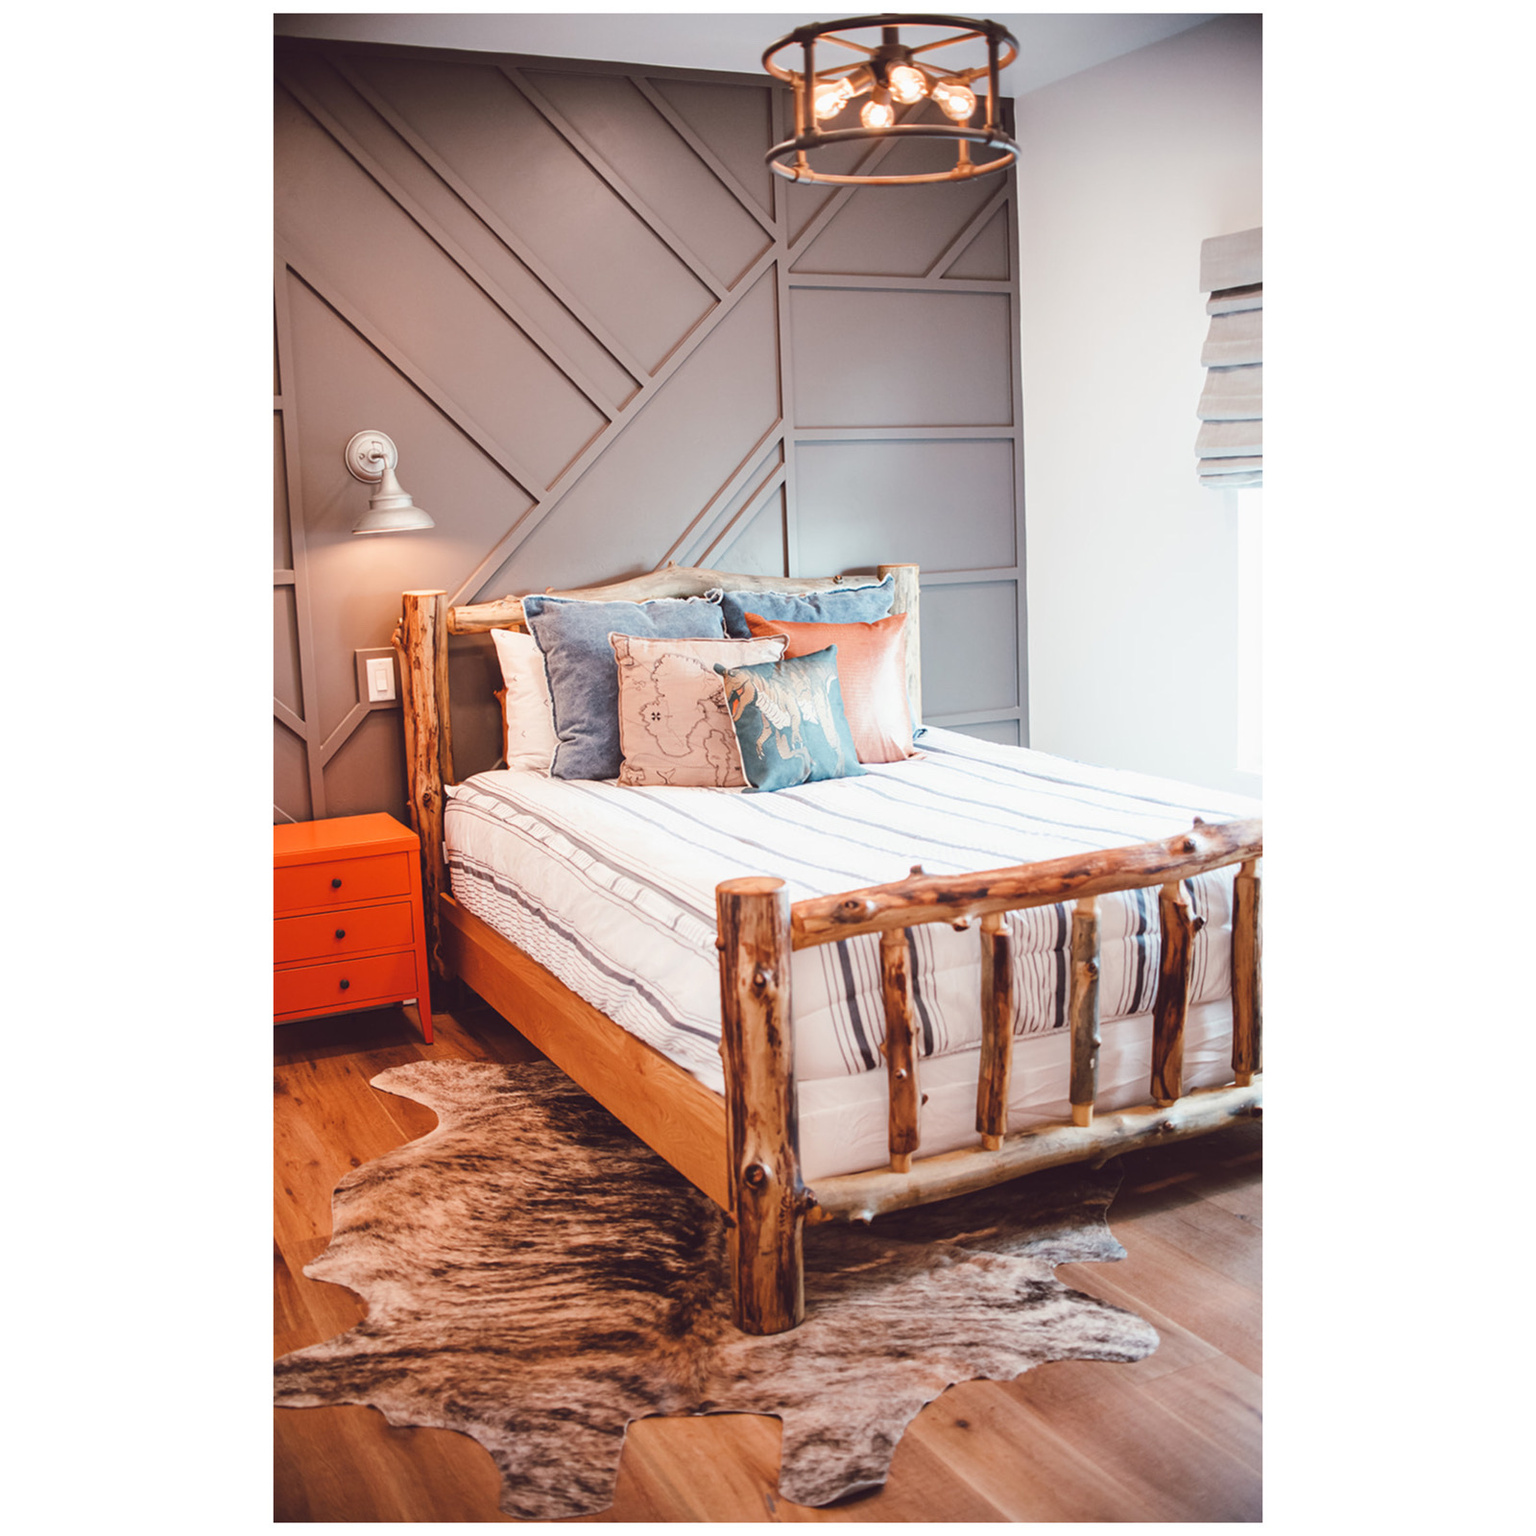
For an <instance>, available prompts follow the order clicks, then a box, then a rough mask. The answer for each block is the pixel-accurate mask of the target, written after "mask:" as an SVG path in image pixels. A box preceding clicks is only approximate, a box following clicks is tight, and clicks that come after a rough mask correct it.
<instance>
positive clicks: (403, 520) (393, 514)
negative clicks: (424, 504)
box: [342, 428, 437, 533]
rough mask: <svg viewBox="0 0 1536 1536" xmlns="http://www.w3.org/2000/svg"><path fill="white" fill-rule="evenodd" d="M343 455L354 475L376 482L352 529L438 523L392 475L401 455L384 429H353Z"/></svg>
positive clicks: (393, 529) (398, 528) (367, 530)
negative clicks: (359, 430) (383, 431)
mask: <svg viewBox="0 0 1536 1536" xmlns="http://www.w3.org/2000/svg"><path fill="white" fill-rule="evenodd" d="M342 457H343V458H344V459H345V460H346V465H347V470H348V472H349V473H350V474H351V475H352V477H353V478H354V479H356V480H361V481H362V482H363V483H364V484H365V485H376V486H378V490H376V491H375V492H374V493H373V495H372V496H370V497H369V498H368V510H367V511H366V512H365V513H363V515H362V516H361V517H360V518H359V519H358V520H357V522H356V524H354V526H353V528H352V532H353V533H405V532H408V531H409V530H410V529H412V528H435V527H436V526H437V525H436V524H435V523H434V522H433V521H432V519H431V517H429V516H428V515H427V513H426V512H424V511H423V510H422V509H421V508H420V507H418V506H417V505H416V503H415V502H414V501H412V500H411V495H410V492H409V491H407V490H405V489H404V488H403V487H402V486H401V484H400V482H399V481H398V480H397V479H395V465H396V464H397V463H398V462H399V459H400V455H399V453H398V452H397V451H396V449H395V445H394V443H393V442H392V441H391V440H390V439H389V438H388V437H386V436H385V434H384V433H382V432H376V431H374V430H373V429H372V428H369V429H368V430H367V431H364V432H358V433H355V434H354V435H353V437H352V440H351V441H350V442H349V443H348V444H347V448H346V452H345V453H344V454H343V455H342Z"/></svg>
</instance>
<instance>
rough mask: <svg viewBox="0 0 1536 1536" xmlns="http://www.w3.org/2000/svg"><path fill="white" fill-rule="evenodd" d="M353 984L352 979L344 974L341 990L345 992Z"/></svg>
mask: <svg viewBox="0 0 1536 1536" xmlns="http://www.w3.org/2000/svg"><path fill="white" fill-rule="evenodd" d="M351 985H352V983H351V982H350V981H348V980H347V978H346V977H345V976H343V977H342V978H341V990H342V991H343V992H345V991H346V990H347V988H348V987H350V986H351Z"/></svg>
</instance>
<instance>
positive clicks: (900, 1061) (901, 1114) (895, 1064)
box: [880, 928, 918, 1173]
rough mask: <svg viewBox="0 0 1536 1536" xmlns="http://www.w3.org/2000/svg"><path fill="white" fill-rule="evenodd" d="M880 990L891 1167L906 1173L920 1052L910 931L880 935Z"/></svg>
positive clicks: (914, 1134)
mask: <svg viewBox="0 0 1536 1536" xmlns="http://www.w3.org/2000/svg"><path fill="white" fill-rule="evenodd" d="M880 990H881V995H882V997H883V999H884V1002H885V1045H884V1046H883V1047H882V1049H883V1050H884V1052H885V1071H886V1077H887V1079H888V1080H889V1083H890V1119H889V1129H888V1131H887V1142H888V1145H889V1148H890V1153H891V1168H892V1170H893V1171H894V1172H896V1173H906V1172H907V1171H908V1170H909V1169H910V1168H911V1167H912V1154H913V1153H914V1152H916V1151H917V1108H918V1093H917V1052H916V1051H915V1050H914V1048H913V1041H912V971H911V966H910V964H909V963H908V955H907V933H906V930H905V929H904V928H893V929H891V930H890V931H889V932H887V933H882V934H881V935H880Z"/></svg>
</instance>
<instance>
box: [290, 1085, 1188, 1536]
mask: <svg viewBox="0 0 1536 1536" xmlns="http://www.w3.org/2000/svg"><path fill="white" fill-rule="evenodd" d="M373 1083H374V1086H375V1087H378V1088H382V1089H385V1090H387V1091H388V1092H390V1093H395V1094H400V1095H402V1096H404V1097H406V1098H410V1099H415V1100H417V1101H419V1102H420V1103H422V1104H425V1105H427V1106H428V1107H429V1108H431V1109H433V1110H435V1111H436V1113H437V1115H438V1121H439V1123H438V1126H437V1129H436V1130H434V1131H432V1132H431V1133H430V1134H429V1135H427V1136H424V1137H422V1138H421V1139H420V1140H419V1141H414V1142H411V1143H410V1144H408V1145H407V1146H404V1147H400V1148H399V1149H397V1150H396V1151H394V1152H391V1153H389V1154H388V1155H387V1156H385V1157H381V1158H379V1159H377V1160H376V1161H374V1162H371V1163H367V1164H365V1165H364V1166H363V1167H361V1168H358V1169H356V1170H355V1171H354V1172H352V1173H350V1174H348V1175H347V1177H346V1178H344V1179H343V1180H342V1181H341V1183H340V1184H339V1185H338V1186H337V1188H336V1194H335V1197H334V1203H333V1214H334V1235H333V1236H332V1238H331V1243H330V1246H329V1247H328V1248H327V1249H326V1250H325V1252H324V1253H322V1254H321V1255H320V1256H319V1257H318V1258H317V1259H315V1261H314V1262H313V1263H311V1264H309V1265H307V1266H306V1267H305V1270H304V1273H305V1274H306V1275H308V1276H310V1277H311V1278H312V1279H315V1280H328V1281H331V1282H333V1283H335V1284H337V1285H344V1286H346V1287H347V1288H348V1289H349V1290H352V1291H355V1292H357V1294H358V1295H359V1296H361V1297H363V1299H364V1300H365V1301H366V1302H367V1303H368V1316H367V1318H366V1320H365V1321H363V1322H362V1323H359V1324H358V1326H357V1327H355V1328H353V1329H350V1330H349V1331H348V1332H346V1333H344V1334H342V1335H340V1336H339V1337H338V1338H334V1339H331V1340H329V1341H328V1342H326V1343H324V1344H317V1345H314V1346H313V1347H311V1348H309V1349H301V1350H297V1351H295V1352H294V1353H293V1354H291V1355H286V1356H284V1357H283V1358H282V1359H280V1360H279V1361H278V1362H277V1402H278V1403H279V1404H280V1405H282V1406H284V1407H290V1408H304V1407H316V1406H321V1405H325V1404H333V1403H361V1404H365V1405H368V1406H371V1407H374V1408H377V1409H378V1410H379V1411H380V1412H381V1413H382V1414H383V1415H384V1417H385V1418H386V1419H387V1420H388V1422H389V1423H391V1424H394V1425H425V1426H431V1427H436V1428H441V1429H454V1430H458V1431H459V1432H460V1433H462V1434H466V1435H469V1436H471V1437H472V1438H474V1439H475V1440H477V1441H479V1443H480V1444H481V1445H483V1446H484V1447H485V1448H486V1450H488V1451H489V1452H490V1453H491V1456H492V1457H493V1458H494V1460H495V1462H496V1465H497V1467H498V1468H499V1469H500V1471H501V1477H502V1500H501V1507H502V1509H503V1510H505V1511H506V1513H507V1514H509V1515H513V1516H516V1517H518V1518H521V1519H525V1520H550V1519H557V1518H560V1517H562V1516H569V1515H579V1514H588V1513H591V1512H594V1511H597V1510H601V1509H604V1508H606V1507H607V1506H608V1505H609V1504H610V1503H611V1502H612V1498H613V1488H614V1482H615V1479H616V1477H617V1473H618V1465H619V1454H620V1452H621V1450H622V1449H623V1445H624V1434H625V1430H626V1427H627V1426H628V1424H629V1422H630V1420H632V1419H640V1418H645V1417H647V1416H648V1415H651V1414H701V1413H759V1414H773V1415H776V1416H777V1417H778V1418H780V1419H781V1420H782V1421H783V1460H782V1465H781V1468H780V1473H779V1492H780V1493H781V1494H782V1495H783V1497H785V1498H787V1499H790V1500H792V1501H794V1502H796V1503H799V1504H811V1505H821V1504H828V1503H830V1502H832V1501H833V1500H835V1499H839V1498H842V1497H844V1496H845V1495H847V1494H851V1493H854V1492H857V1491H860V1490H863V1489H871V1488H878V1487H879V1486H880V1485H881V1484H882V1483H883V1482H884V1481H885V1477H886V1473H887V1471H888V1470H889V1467H890V1461H891V1455H892V1453H893V1452H894V1450H895V1449H896V1444H897V1442H898V1441H899V1440H900V1438H901V1436H902V1433H903V1431H904V1430H905V1429H906V1427H907V1425H908V1424H909V1423H910V1422H911V1421H912V1419H913V1418H915V1417H916V1415H917V1414H918V1413H919V1411H920V1410H921V1409H922V1407H923V1405H924V1404H926V1403H929V1402H932V1401H933V1399H934V1398H936V1397H938V1396H939V1394H940V1393H942V1392H943V1391H944V1389H945V1388H946V1387H948V1386H950V1385H952V1384H953V1383H955V1382H960V1381H967V1380H971V1379H973V1378H982V1379H994V1380H1009V1379H1011V1378H1013V1377H1015V1376H1017V1375H1019V1374H1020V1373H1021V1372H1023V1371H1027V1370H1028V1369H1029V1368H1030V1367H1031V1366H1034V1365H1039V1364H1041V1363H1042V1362H1044V1361H1047V1360H1062V1359H1087V1360H1139V1359H1140V1358H1141V1357H1142V1356H1144V1355H1147V1354H1150V1353H1151V1352H1152V1350H1154V1349H1155V1348H1156V1347H1157V1342H1158V1341H1157V1335H1156V1333H1154V1332H1153V1330H1152V1328H1151V1327H1150V1326H1149V1325H1148V1324H1147V1323H1146V1322H1144V1321H1143V1320H1142V1319H1141V1318H1139V1317H1136V1316H1134V1315H1133V1314H1132V1313H1129V1312H1125V1311H1122V1310H1120V1309H1119V1308H1117V1307H1112V1306H1109V1305H1108V1304H1107V1303H1105V1302H1102V1301H1096V1300H1095V1299H1094V1298H1092V1297H1090V1296H1084V1295H1082V1294H1081V1293H1079V1292H1077V1291H1073V1290H1069V1289H1068V1288H1067V1287H1066V1286H1064V1285H1062V1284H1060V1283H1059V1282H1058V1281H1057V1280H1055V1279H1054V1278H1053V1275H1052V1271H1053V1269H1054V1267H1055V1266H1056V1265H1057V1264H1064V1263H1068V1262H1080V1261H1083V1260H1087V1259H1118V1258H1122V1257H1123V1256H1124V1252H1125V1250H1124V1249H1123V1248H1121V1247H1120V1245H1119V1244H1118V1243H1117V1242H1116V1241H1115V1240H1114V1238H1113V1237H1111V1236H1110V1233H1109V1230H1108V1228H1107V1227H1106V1226H1105V1224H1104V1215H1105V1212H1106V1211H1107V1210H1108V1208H1109V1203H1110V1200H1111V1199H1112V1198H1113V1196H1114V1193H1115V1190H1116V1188H1117V1187H1118V1185H1119V1181H1120V1174H1119V1171H1118V1169H1117V1168H1115V1166H1114V1165H1110V1166H1109V1167H1108V1168H1105V1169H1103V1170H1100V1171H1097V1172H1090V1171H1088V1170H1086V1169H1083V1168H1065V1169H1055V1170H1052V1171H1050V1172H1048V1173H1044V1174H1039V1175H1036V1176H1034V1177H1032V1178H1029V1179H1025V1180H1023V1181H1019V1182H1015V1183H1013V1184H1008V1185H1002V1186H1000V1187H999V1188H997V1189H995V1190H986V1191H982V1192H981V1193H980V1194H978V1195H971V1196H964V1197H961V1198H959V1199H956V1200H950V1201H947V1202H944V1203H943V1204H941V1205H938V1206H929V1207H926V1208H923V1209H920V1210H917V1211H911V1212H901V1213H896V1214H892V1215H890V1216H886V1217H881V1218H880V1219H879V1220H877V1221H876V1222H875V1223H874V1224H873V1226H870V1227H859V1226H845V1225H841V1224H839V1225H835V1226H834V1225H827V1226H818V1227H807V1228H806V1233H805V1259H806V1274H805V1290H806V1313H807V1316H806V1321H805V1322H804V1323H803V1324H802V1325H801V1326H800V1327H799V1328H797V1329H795V1330H793V1331H792V1332H789V1333H784V1334H778V1335H776V1336H774V1337H771V1338H754V1337H749V1336H748V1335H745V1334H743V1333H740V1332H739V1331H738V1330H737V1329H736V1328H735V1327H734V1325H733V1324H732V1322H731V1292H730V1278H729V1274H728V1270H727V1266H726V1233H725V1225H724V1221H723V1218H722V1216H721V1214H720V1212H719V1210H718V1209H717V1208H716V1207H715V1205H714V1204H713V1203H712V1202H711V1201H710V1200H708V1199H707V1198H706V1197H705V1196H703V1195H702V1194H699V1193H698V1192H697V1191H696V1190H695V1189H694V1188H693V1186H692V1185H690V1184H688V1183H687V1182H686V1181H685V1180H684V1179H683V1178H682V1177H681V1175H679V1174H677V1173H675V1172H674V1171H673V1170H672V1168H671V1167H670V1166H669V1165H668V1164H666V1163H664V1162H663V1161H662V1160H661V1159H660V1158H659V1157H657V1156H656V1155H655V1154H654V1153H653V1152H651V1151H650V1149H649V1148H647V1147H646V1146H644V1145H643V1144H642V1143H641V1142H640V1141H638V1140H637V1139H636V1138H635V1137H634V1136H633V1135H631V1134H630V1132H629V1131H627V1130H626V1129H625V1128H624V1127H623V1126H622V1125H620V1124H619V1123H618V1121H616V1120H614V1119H613V1118H612V1117H611V1116H610V1115H609V1114H607V1112H606V1111H604V1110H603V1109H602V1108H600V1107H599V1106H598V1105H597V1104H596V1103H594V1102H593V1101H592V1100H591V1099H590V1098H588V1097H587V1096H586V1094H584V1093H583V1092H582V1091H581V1090H580V1089H579V1088H577V1087H576V1086H575V1085H574V1084H572V1083H571V1082H570V1081H569V1079H567V1078H566V1077H565V1076H564V1075H563V1074H561V1073H560V1072H558V1071H556V1070H555V1069H554V1068H553V1067H550V1066H547V1065H545V1064H543V1063H537V1064H533V1065H517V1066H504V1065H500V1064H496V1063H487V1062H413V1063H411V1064H410V1065H408V1066H403V1067H395V1068H392V1069H391V1070H390V1071H387V1072H384V1073H381V1074H380V1075H379V1076H378V1077H376V1078H374V1079H373Z"/></svg>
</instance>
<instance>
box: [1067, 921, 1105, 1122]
mask: <svg viewBox="0 0 1536 1536" xmlns="http://www.w3.org/2000/svg"><path fill="white" fill-rule="evenodd" d="M1067 1023H1068V1026H1069V1027H1070V1029H1071V1031H1072V1086H1071V1092H1070V1099H1071V1103H1072V1123H1073V1125H1092V1124H1093V1101H1094V1099H1095V1098H1096V1097H1097V1096H1098V1091H1099V899H1098V897H1097V896H1084V897H1083V898H1082V899H1081V900H1080V901H1079V902H1078V903H1077V905H1076V906H1075V907H1074V909H1073V912H1072V980H1071V993H1070V995H1069V996H1068V998H1067Z"/></svg>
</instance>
